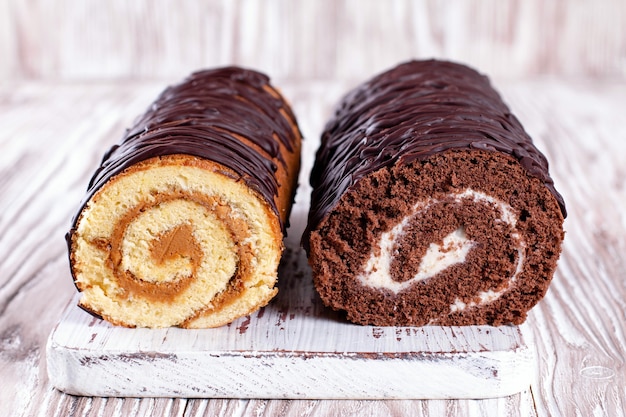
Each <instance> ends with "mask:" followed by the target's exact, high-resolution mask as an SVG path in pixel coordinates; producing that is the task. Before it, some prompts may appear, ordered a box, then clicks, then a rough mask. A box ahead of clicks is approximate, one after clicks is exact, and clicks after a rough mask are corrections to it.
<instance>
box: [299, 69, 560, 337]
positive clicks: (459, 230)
mask: <svg viewBox="0 0 626 417" xmlns="http://www.w3.org/2000/svg"><path fill="white" fill-rule="evenodd" d="M311 185H312V187H313V192H312V194H311V208H310V212H309V221H308V225H307V229H306V231H305V233H304V235H303V239H302V243H303V246H304V248H305V249H306V250H307V254H308V258H309V264H310V265H311V269H312V272H313V280H314V282H315V287H316V289H317V292H318V293H319V295H320V297H321V299H322V301H323V302H324V303H325V304H326V305H328V306H330V307H332V308H333V309H336V310H340V311H343V312H345V313H346V314H347V318H348V319H349V320H351V321H353V322H355V323H359V324H364V325H377V326H422V325H427V324H436V325H479V324H490V325H503V324H519V323H522V322H523V321H524V320H525V319H526V316H527V313H528V311H529V310H530V309H531V308H532V307H533V306H534V305H536V304H537V302H538V301H539V300H541V298H543V296H544V295H545V294H546V291H547V289H548V286H549V283H550V281H551V279H552V277H553V274H554V271H555V269H556V265H557V260H558V258H559V255H560V253H561V243H562V240H563V237H564V232H563V219H564V217H565V216H566V211H565V204H564V202H563V199H562V197H561V195H560V194H559V193H558V192H557V191H556V189H555V188H554V183H553V181H552V179H551V178H550V176H549V173H548V162H547V160H546V158H545V157H544V156H543V154H541V153H540V152H539V151H538V150H537V148H536V147H535V146H534V144H533V143H532V140H531V138H530V137H529V136H528V135H527V134H526V132H525V131H524V129H523V127H522V126H521V124H520V123H519V121H518V120H517V118H515V116H513V115H512V114H511V113H510V111H509V109H508V107H507V106H506V105H505V104H504V103H503V102H502V100H501V98H500V96H499V95H498V93H497V92H496V91H495V90H494V89H493V88H492V87H491V85H490V83H489V80H488V79H487V77H485V76H483V75H481V74H479V73H478V72H476V71H474V70H473V69H471V68H468V67H466V66H464V65H460V64H455V63H451V62H446V61H436V60H430V61H411V62H408V63H404V64H401V65H399V66H397V67H395V68H393V69H391V70H389V71H386V72H384V73H382V74H380V75H378V76H376V77H374V78H372V79H371V80H369V81H367V82H365V83H363V84H361V85H360V86H358V87H357V88H355V89H354V90H353V91H351V92H350V93H348V94H347V95H346V96H345V97H344V99H343V100H342V101H341V102H340V104H339V106H338V107H337V109H336V111H335V114H334V115H333V117H332V118H331V119H330V120H329V122H328V124H327V125H326V128H325V131H324V133H323V135H322V139H321V145H320V148H319V149H318V151H317V154H316V159H315V164H314V166H313V170H312V172H311Z"/></svg>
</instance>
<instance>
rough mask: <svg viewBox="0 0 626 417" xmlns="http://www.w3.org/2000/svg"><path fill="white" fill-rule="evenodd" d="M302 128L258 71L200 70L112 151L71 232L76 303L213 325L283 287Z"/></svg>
mask: <svg viewBox="0 0 626 417" xmlns="http://www.w3.org/2000/svg"><path fill="white" fill-rule="evenodd" d="M300 144H301V135H300V132H299V130H298V127H297V123H296V119H295V117H294V115H293V113H292V111H291V109H290V107H289V106H288V104H287V103H286V102H285V100H284V99H283V97H282V96H281V95H280V94H279V92H278V91H277V90H276V89H275V88H273V87H272V86H271V85H270V84H269V80H268V78H267V77H266V76H265V75H263V74H260V73H257V72H254V71H250V70H245V69H240V68H235V67H230V68H220V69H215V70H206V71H200V72H196V73H194V74H192V75H190V76H189V77H188V78H187V79H185V80H184V81H183V82H181V83H180V84H178V85H174V86H171V87H169V88H167V89H165V91H163V92H162V93H161V95H160V96H159V97H158V98H157V99H156V101H155V102H154V103H153V104H152V105H151V106H150V108H149V109H148V110H147V111H146V112H145V114H143V116H141V117H140V118H139V119H138V120H137V121H136V123H135V124H134V126H133V127H132V128H130V129H129V130H127V131H126V134H125V136H124V137H123V139H122V141H121V142H120V143H119V144H118V145H116V146H113V148H112V149H110V151H109V152H107V153H106V155H105V156H104V159H103V161H102V164H101V166H100V167H99V169H97V171H96V172H95V174H94V175H93V178H92V179H91V182H90V183H89V187H88V192H87V195H86V198H85V199H84V201H83V203H82V204H81V208H80V211H79V213H78V214H77V215H76V217H75V219H74V220H73V225H72V228H71V230H70V232H69V233H68V235H67V240H68V246H69V258H70V266H71V272H72V275H73V278H74V282H75V284H76V287H77V288H78V290H79V291H80V292H81V296H80V301H79V305H80V306H81V307H82V308H84V309H85V310H87V311H89V312H92V313H93V314H95V315H97V316H100V317H102V318H104V319H106V320H108V321H110V322H112V323H114V324H118V325H123V326H129V327H135V326H136V327H168V326H181V327H188V328H204V327H216V326H220V325H223V324H226V323H229V322H231V321H232V320H234V319H235V318H238V317H241V316H244V315H247V314H249V313H251V312H253V311H254V310H256V309H258V308H259V307H261V306H263V305H265V304H267V303H268V302H269V300H270V299H271V298H272V297H273V296H274V295H275V294H276V292H277V289H276V288H275V283H276V280H277V269H278V264H279V260H280V258H281V255H282V250H283V235H284V233H285V228H286V223H287V221H288V217H289V211H290V208H291V205H292V202H293V198H294V193H295V189H296V184H297V177H298V172H299V169H300Z"/></svg>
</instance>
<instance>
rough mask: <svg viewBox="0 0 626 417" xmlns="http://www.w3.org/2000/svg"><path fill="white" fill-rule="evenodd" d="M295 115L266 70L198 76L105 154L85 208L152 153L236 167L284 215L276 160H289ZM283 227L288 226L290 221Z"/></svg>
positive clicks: (172, 90)
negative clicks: (285, 152) (286, 157)
mask: <svg viewBox="0 0 626 417" xmlns="http://www.w3.org/2000/svg"><path fill="white" fill-rule="evenodd" d="M281 112H282V113H283V114H285V115H286V116H287V117H285V116H283V114H281ZM295 120H296V119H295V116H294V115H293V113H292V112H291V109H290V108H289V106H287V105H286V104H285V102H284V101H283V100H282V98H281V97H280V96H279V95H278V94H277V93H276V92H275V91H274V90H273V89H272V88H271V87H270V86H269V78H268V77H267V76H265V75H263V74H261V73H258V72H255V71H251V70H246V69H241V68H237V67H227V68H220V69H214V70H205V71H199V72H196V73H193V74H191V75H190V76H189V77H188V78H187V79H185V80H184V81H183V82H182V83H180V84H178V85H175V86H171V87H168V88H167V89H166V90H165V91H163V92H162V93H161V95H160V96H159V97H158V98H157V100H156V101H155V102H154V103H153V104H152V105H151V107H150V108H149V109H148V110H147V111H146V113H145V114H144V115H143V116H141V117H140V118H139V119H138V120H137V121H136V123H135V125H134V126H133V127H132V128H130V129H129V130H127V132H126V134H125V136H124V138H123V139H122V141H121V142H120V143H119V144H118V145H115V146H113V147H112V148H111V149H110V150H109V151H108V152H107V153H106V154H105V156H104V158H103V160H102V164H101V166H100V167H99V168H98V170H97V171H96V172H95V174H94V176H93V177H92V178H91V181H90V182H89V187H88V191H87V196H86V197H85V199H84V203H83V207H84V204H86V202H87V201H88V200H89V198H91V196H93V194H94V193H95V192H96V191H98V190H99V189H100V188H101V187H102V186H103V185H104V184H105V183H106V182H107V181H108V180H109V179H110V178H111V177H113V176H115V175H116V174H119V173H121V172H122V171H123V170H124V169H126V168H128V167H130V166H131V165H133V164H136V163H138V162H141V161H144V160H146V159H149V158H152V157H158V156H165V155H172V154H188V155H193V156H198V157H201V158H205V159H209V160H211V161H214V162H217V163H219V164H221V165H223V166H225V167H227V168H230V169H231V170H232V171H234V172H235V173H236V174H237V175H238V176H239V178H240V179H241V180H243V181H244V183H245V184H246V185H247V186H249V187H250V188H252V189H254V190H255V191H257V192H258V193H259V194H260V195H261V196H262V197H263V198H264V199H265V200H266V201H267V203H268V204H269V206H270V207H271V208H272V209H273V211H274V212H275V213H277V214H278V208H277V206H276V202H275V197H276V196H277V195H278V188H279V187H280V184H278V182H277V179H276V176H275V173H276V170H277V166H276V164H275V163H274V160H277V161H279V163H281V164H283V165H285V161H284V159H283V158H282V155H281V153H280V144H282V145H283V146H284V147H285V148H286V149H288V150H289V151H291V152H293V151H294V149H295V148H294V144H295V143H296V140H297V135H296V132H295V131H294V127H293V125H292V123H294V124H295ZM242 138H245V139H247V140H248V141H249V142H252V143H253V144H254V145H255V146H256V148H255V146H250V144H249V143H246V142H245V141H242ZM239 178H238V179H239ZM81 210H82V207H81ZM278 217H279V218H280V216H278ZM281 226H282V227H283V229H284V227H285V225H284V224H282V222H281Z"/></svg>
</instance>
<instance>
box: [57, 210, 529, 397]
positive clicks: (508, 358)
mask: <svg viewBox="0 0 626 417" xmlns="http://www.w3.org/2000/svg"><path fill="white" fill-rule="evenodd" d="M301 211H303V210H301ZM295 214H297V212H296V213H295ZM290 230H291V231H292V232H293V231H295V230H294V229H290ZM296 230H297V229H296ZM307 269H308V266H307V263H306V257H305V256H304V253H303V251H302V250H298V248H292V247H289V248H288V249H287V252H286V254H285V256H284V257H283V264H282V266H281V269H280V273H279V276H280V285H279V294H278V296H277V297H276V298H275V299H274V300H273V301H272V303H270V304H269V305H268V306H266V307H264V308H262V309H260V310H259V311H257V312H255V313H254V314H252V315H249V316H247V317H244V318H241V319H238V320H236V321H234V322H233V323H230V324H228V325H226V326H223V327H221V328H217V329H205V330H186V329H177V328H170V329H125V328H121V327H115V326H111V325H109V324H108V323H106V322H103V321H102V320H100V319H96V318H93V317H92V316H90V315H89V314H87V313H85V312H84V311H82V310H80V309H79V308H78V307H77V306H76V304H77V301H78V299H77V298H75V299H74V300H73V301H72V303H71V304H70V306H69V307H68V309H67V311H66V313H65V314H64V316H63V318H62V319H61V321H60V323H59V324H58V325H57V326H56V327H55V328H54V330H53V332H52V334H51V336H50V339H49V341H48V344H47V355H46V360H47V369H48V375H49V378H50V381H51V383H52V384H53V385H54V386H55V387H57V388H59V389H60V390H62V391H64V392H66V393H69V394H73V395H83V396H102V397H186V398H278V399H282V398H284V399H420V398H421V399H459V398H470V399H481V398H494V397H504V396H508V395H513V394H517V393H519V392H521V391H525V390H528V388H529V386H530V383H531V381H532V379H533V378H534V375H535V363H536V362H535V356H534V352H535V348H534V343H533V342H532V340H529V339H528V337H529V331H528V328H527V327H526V326H523V328H524V332H522V329H520V327H518V326H501V327H491V326H467V327H440V326H426V327H422V328H409V327H404V328H402V327H397V328H396V327H373V326H355V325H353V324H350V323H347V322H345V320H343V319H342V318H341V317H339V316H338V315H337V314H333V313H332V312H330V311H328V310H327V309H325V308H324V307H323V305H322V304H321V301H320V300H319V298H318V297H316V295H315V292H314V289H313V285H312V279H311V275H310V273H307ZM424 375H429V378H424V377H423V376H424Z"/></svg>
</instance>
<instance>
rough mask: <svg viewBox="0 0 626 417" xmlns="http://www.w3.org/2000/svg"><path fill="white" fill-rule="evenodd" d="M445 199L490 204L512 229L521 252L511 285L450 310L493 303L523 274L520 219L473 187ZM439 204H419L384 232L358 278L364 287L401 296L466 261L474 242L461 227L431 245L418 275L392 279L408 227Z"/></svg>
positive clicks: (433, 202)
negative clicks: (400, 280)
mask: <svg viewBox="0 0 626 417" xmlns="http://www.w3.org/2000/svg"><path fill="white" fill-rule="evenodd" d="M445 197H446V198H451V197H452V198H454V200H455V201H456V202H458V203H460V202H462V201H463V200H471V201H473V202H475V203H480V204H486V205H489V206H491V207H493V209H494V210H497V211H498V212H499V214H500V216H499V218H498V219H497V220H498V221H501V222H504V223H506V224H508V225H509V226H510V227H511V228H512V229H513V233H512V234H511V238H512V239H514V240H515V241H516V250H517V253H518V256H517V265H516V269H515V272H514V274H513V275H512V276H511V277H510V278H509V280H508V284H507V286H506V287H505V288H503V289H501V290H499V291H494V290H492V289H490V290H488V291H483V292H480V293H478V294H477V295H476V297H475V298H476V299H478V300H480V301H479V302H478V303H477V302H476V301H472V302H471V303H465V302H463V301H462V300H460V299H457V300H455V302H454V303H453V304H452V305H451V306H450V311H451V312H456V311H462V310H464V309H466V308H468V307H473V306H476V305H482V304H487V303H490V302H492V301H494V300H496V299H498V298H499V297H500V296H502V294H504V292H506V291H507V290H508V289H509V288H510V286H511V285H512V284H513V283H514V282H515V280H516V279H517V276H518V275H519V274H520V273H521V271H522V267H523V265H524V247H525V245H524V242H523V241H522V240H521V237H520V235H519V233H517V232H516V231H515V226H516V224H517V219H516V216H515V211H514V210H513V208H512V207H511V206H510V205H509V204H507V203H505V202H503V201H500V200H498V199H496V198H494V197H491V196H489V195H487V194H485V193H483V192H480V191H475V190H472V189H470V188H468V189H466V190H464V191H463V192H461V193H450V194H447V195H446V196H445ZM439 202H441V200H438V199H434V198H431V199H428V200H427V201H422V202H419V203H417V204H416V205H415V206H414V207H413V210H412V211H413V212H412V213H411V214H409V215H407V216H405V217H404V218H403V219H402V220H401V221H400V222H399V223H398V224H397V225H396V226H395V227H394V228H393V229H391V230H390V231H388V232H384V233H383V234H382V235H381V238H380V241H379V242H378V249H379V250H374V251H372V253H371V254H370V257H369V258H368V260H367V262H366V263H365V267H364V269H363V272H362V273H361V274H359V276H358V277H357V278H358V279H359V281H360V282H361V284H363V285H365V286H368V287H371V288H379V289H386V290H389V291H392V292H393V293H398V292H400V291H402V290H404V289H406V288H408V287H410V286H411V285H413V284H415V283H416V282H419V281H423V280H426V279H429V278H433V277H435V276H436V275H437V274H439V273H441V272H443V271H445V270H446V269H448V268H449V267H451V266H453V265H456V264H460V263H463V262H465V259H466V257H467V255H468V254H469V252H470V251H471V249H472V247H473V246H474V244H475V242H474V241H472V240H471V239H469V238H468V237H467V235H466V233H465V228H464V227H459V228H458V229H456V230H455V231H453V232H452V233H450V234H449V235H447V236H446V237H445V238H444V239H443V241H442V242H441V244H439V243H430V245H429V247H428V249H427V251H426V254H425V255H424V256H423V257H422V260H421V261H420V265H419V267H418V271H417V273H416V274H415V275H414V276H413V277H412V278H410V279H409V280H406V281H404V282H398V281H395V280H393V279H392V277H391V273H390V269H391V263H392V261H393V258H394V256H395V255H397V250H398V246H397V242H398V241H399V239H400V238H401V237H402V235H403V234H404V230H405V228H406V227H407V226H408V225H409V223H410V222H411V221H412V220H413V219H414V218H415V217H416V216H418V215H419V214H420V213H421V212H423V211H424V210H426V209H427V208H429V207H430V206H431V205H432V204H437V203H439Z"/></svg>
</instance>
